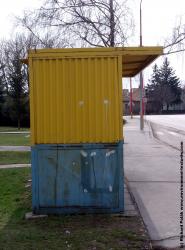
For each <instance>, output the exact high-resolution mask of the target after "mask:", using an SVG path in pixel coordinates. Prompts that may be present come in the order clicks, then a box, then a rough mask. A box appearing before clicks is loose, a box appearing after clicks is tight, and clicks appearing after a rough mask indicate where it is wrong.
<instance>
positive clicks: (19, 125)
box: [17, 117, 21, 130]
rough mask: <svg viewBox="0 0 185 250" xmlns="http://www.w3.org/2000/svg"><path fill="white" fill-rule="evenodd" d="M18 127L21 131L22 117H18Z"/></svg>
mask: <svg viewBox="0 0 185 250" xmlns="http://www.w3.org/2000/svg"><path fill="white" fill-rule="evenodd" d="M17 127H18V130H20V129H21V119H20V117H18V120H17Z"/></svg>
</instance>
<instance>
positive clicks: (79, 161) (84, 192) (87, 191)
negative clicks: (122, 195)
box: [56, 149, 119, 208]
mask: <svg viewBox="0 0 185 250" xmlns="http://www.w3.org/2000/svg"><path fill="white" fill-rule="evenodd" d="M58 163H59V164H58V171H57V184H56V185H57V187H56V189H57V201H56V202H57V206H80V207H84V208H85V207H97V208H108V207H118V204H119V199H118V198H119V174H118V168H119V167H118V161H117V154H116V151H115V150H110V149H95V150H80V149H79V150H60V151H59V152H58Z"/></svg>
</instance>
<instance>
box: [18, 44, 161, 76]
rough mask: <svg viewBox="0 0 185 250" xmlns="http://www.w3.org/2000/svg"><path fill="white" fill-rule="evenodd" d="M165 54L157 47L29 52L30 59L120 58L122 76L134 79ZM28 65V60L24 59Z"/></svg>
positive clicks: (39, 50)
mask: <svg viewBox="0 0 185 250" xmlns="http://www.w3.org/2000/svg"><path fill="white" fill-rule="evenodd" d="M162 54H163V48H162V47H160V46H157V47H115V48H113V47H109V48H74V49H73V48H72V49H68V48H67V49H37V50H30V51H29V58H33V57H34V58H58V57H80V56H83V57H93V56H95V57H96V56H120V57H121V60H122V76H123V77H134V76H136V75H137V74H138V73H139V72H140V71H142V70H143V69H144V68H146V67H147V66H148V65H149V64H150V63H152V62H153V61H154V60H155V59H156V58H157V57H158V56H160V55H162ZM21 61H22V62H23V63H26V64H28V62H29V60H28V59H22V60H21Z"/></svg>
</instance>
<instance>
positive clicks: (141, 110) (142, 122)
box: [140, 0, 144, 130]
mask: <svg viewBox="0 0 185 250" xmlns="http://www.w3.org/2000/svg"><path fill="white" fill-rule="evenodd" d="M142 46H143V37H142V0H140V47H142ZM143 105H144V103H143V72H142V71H141V72H140V130H143V129H144V117H143V111H144V108H143Z"/></svg>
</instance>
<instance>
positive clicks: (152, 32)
mask: <svg viewBox="0 0 185 250" xmlns="http://www.w3.org/2000/svg"><path fill="white" fill-rule="evenodd" d="M120 1H121V0H120ZM42 2H43V1H42V0H31V1H30V0H9V1H2V2H1V9H0V31H1V32H0V39H1V38H8V37H9V36H11V35H12V33H13V32H14V28H13V18H12V16H13V15H21V13H22V12H23V10H24V9H30V8H36V7H39V6H40V4H41V3H42ZM128 2H129V4H131V5H130V6H131V8H132V11H133V14H134V19H135V24H136V28H135V38H134V39H133V40H132V44H131V45H138V44H139V5H140V0H128ZM180 16H183V17H185V0H175V1H174V0H173V1H172V0H171V1H170V0H142V21H143V22H142V23H143V45H146V46H147V45H154V46H155V45H163V41H164V39H165V38H167V37H168V36H170V34H171V32H172V28H173V27H174V26H175V24H177V22H178V20H179V17H180ZM184 23H185V18H184ZM169 59H170V62H171V65H172V66H173V67H174V69H175V70H176V73H177V75H178V76H179V77H180V78H181V79H182V80H185V76H184V73H185V71H184V66H185V64H184V55H182V54H179V55H173V56H170V57H169ZM156 62H158V63H160V62H161V60H157V61H156ZM150 72H151V70H150V68H149V69H148V70H147V71H146V73H145V74H146V76H145V78H148V76H149V74H150Z"/></svg>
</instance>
